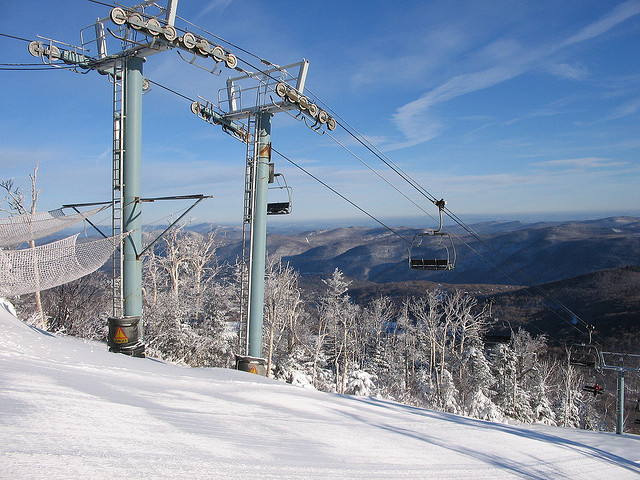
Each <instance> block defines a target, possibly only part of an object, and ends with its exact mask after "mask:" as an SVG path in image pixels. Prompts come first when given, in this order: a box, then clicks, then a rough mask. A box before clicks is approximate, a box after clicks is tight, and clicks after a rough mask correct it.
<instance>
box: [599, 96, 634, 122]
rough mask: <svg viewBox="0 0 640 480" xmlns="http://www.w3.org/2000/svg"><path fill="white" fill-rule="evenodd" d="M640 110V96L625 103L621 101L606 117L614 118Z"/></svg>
mask: <svg viewBox="0 0 640 480" xmlns="http://www.w3.org/2000/svg"><path fill="white" fill-rule="evenodd" d="M638 111H640V98H634V99H632V100H630V101H628V102H626V103H623V104H622V105H620V106H619V107H618V108H616V109H615V110H614V111H613V112H612V113H611V115H609V116H608V117H607V119H608V120H615V119H616V118H622V117H626V116H628V115H634V114H636V113H638Z"/></svg>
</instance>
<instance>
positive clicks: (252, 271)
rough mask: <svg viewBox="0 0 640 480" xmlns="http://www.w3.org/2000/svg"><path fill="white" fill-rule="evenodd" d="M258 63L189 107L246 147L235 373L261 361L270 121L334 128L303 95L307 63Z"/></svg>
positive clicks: (271, 167) (331, 120)
mask: <svg viewBox="0 0 640 480" xmlns="http://www.w3.org/2000/svg"><path fill="white" fill-rule="evenodd" d="M263 63H265V64H266V65H268V68H267V69H265V70H261V71H259V72H257V73H252V72H246V71H245V72H244V74H243V75H241V76H238V77H234V78H229V79H228V80H227V86H226V88H224V89H221V90H220V91H219V92H218V100H217V103H213V102H210V101H206V100H205V101H204V102H194V103H193V104H192V105H191V110H192V112H193V113H195V114H196V115H198V116H199V117H200V118H202V119H203V120H205V121H207V122H208V123H211V124H214V125H220V126H222V128H223V129H224V130H225V131H227V132H228V133H230V134H233V135H235V136H236V137H238V138H239V139H240V140H242V141H243V142H245V143H246V144H247V155H246V162H247V163H246V173H245V192H244V218H243V228H242V232H243V233H242V274H241V277H242V278H241V295H240V297H241V306H240V332H239V333H240V351H242V352H243V353H244V354H245V355H247V357H245V358H240V357H239V358H238V367H239V368H243V366H242V365H241V363H240V362H246V363H247V365H245V366H244V367H248V366H260V365H261V363H260V361H261V360H263V359H262V324H263V316H264V276H265V263H266V262H265V258H266V241H267V240H266V226H267V215H269V214H274V213H276V212H275V210H274V208H273V205H276V204H271V208H270V204H269V203H268V202H267V200H268V199H267V193H268V190H269V183H272V182H274V179H275V178H277V177H278V175H279V174H275V173H274V165H273V163H271V117H272V116H273V115H274V114H276V113H278V112H287V113H289V115H292V116H294V117H295V118H296V119H298V120H300V121H304V123H305V124H306V125H307V126H308V127H309V128H311V129H312V130H315V131H316V132H318V133H320V134H322V133H324V132H322V131H321V129H322V128H323V127H325V128H327V129H328V130H334V129H335V128H336V127H337V122H336V120H335V119H334V118H333V117H331V116H330V115H329V114H328V113H327V112H326V111H325V110H322V109H321V108H319V107H318V106H317V105H316V104H315V103H313V102H312V101H311V100H310V99H309V98H308V97H307V96H306V95H305V94H304V87H305V82H306V77H307V70H308V67H309V62H308V61H307V60H304V59H303V60H302V61H300V62H297V63H293V64H291V65H285V66H277V65H274V64H272V63H270V62H267V61H264V60H263ZM292 112H293V113H292ZM243 121H246V127H245V125H244V123H242V122H243ZM285 188H288V187H285ZM290 208H291V200H290V199H289V202H288V203H287V208H286V209H284V210H282V211H280V210H278V211H277V213H289V212H290ZM247 259H248V262H247ZM243 369H244V368H243ZM257 370H258V368H256V371H257ZM250 371H253V369H252V370H250Z"/></svg>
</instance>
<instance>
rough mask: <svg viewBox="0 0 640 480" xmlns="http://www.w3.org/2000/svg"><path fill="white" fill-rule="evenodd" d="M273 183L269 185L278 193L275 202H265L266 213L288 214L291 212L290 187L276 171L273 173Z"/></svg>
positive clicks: (271, 189) (270, 188)
mask: <svg viewBox="0 0 640 480" xmlns="http://www.w3.org/2000/svg"><path fill="white" fill-rule="evenodd" d="M273 178H274V181H275V185H273V186H271V187H269V190H270V191H273V192H274V193H276V192H277V193H276V194H277V195H278V200H279V201H277V202H269V203H267V215H288V214H290V213H291V203H292V202H291V199H292V195H291V194H292V188H291V187H290V186H289V185H287V181H286V180H285V178H284V175H283V174H281V173H276V174H274V175H273Z"/></svg>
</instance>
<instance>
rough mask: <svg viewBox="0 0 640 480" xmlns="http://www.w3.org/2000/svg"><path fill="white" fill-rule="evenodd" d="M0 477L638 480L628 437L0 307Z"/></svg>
mask: <svg viewBox="0 0 640 480" xmlns="http://www.w3.org/2000/svg"><path fill="white" fill-rule="evenodd" d="M0 455H1V456H2V461H1V462H0V478H2V479H47V480H53V479H75V478H77V479H120V478H122V479H125V478H127V479H128V478H136V479H180V480H184V479H213V478H215V479H307V478H309V479H323V480H328V479H404V478H406V479H421V478H434V479H448V478H456V479H458V478H460V479H462V478H468V479H474V480H475V479H492V480H493V479H504V478H522V479H553V478H575V479H584V478H603V477H604V476H606V477H605V478H614V479H615V480H622V479H630V478H640V437H637V436H633V435H622V436H621V435H615V434H613V433H601V432H588V431H581V430H574V429H565V428H558V427H548V426H514V425H505V424H499V423H491V422H486V421H479V420H474V419H471V418H466V417H461V416H456V415H450V414H446V413H442V412H436V411H431V410H426V409H421V408H415V407H409V406H405V405H401V404H398V403H394V402H391V401H387V400H381V399H375V398H369V397H351V396H342V395H334V394H327V393H321V392H317V391H314V390H309V389H304V388H300V387H295V386H292V385H287V384H284V383H282V382H278V381H275V380H270V379H267V378H263V377H259V376H256V375H253V374H250V373H245V372H239V371H234V370H225V369H216V368H199V369H196V368H188V367H182V366H178V365H172V364H167V363H164V362H161V361H158V360H154V359H151V358H146V359H139V358H130V357H127V356H125V355H120V354H113V353H109V352H108V351H107V347H106V345H105V344H103V343H99V342H87V341H83V340H80V339H76V338H69V337H63V336H55V335H51V334H48V333H45V332H42V331H40V330H37V329H35V328H32V327H29V326H27V325H26V324H24V323H23V322H22V321H20V320H19V319H18V318H16V316H15V312H13V311H12V308H11V306H10V304H8V302H2V303H0Z"/></svg>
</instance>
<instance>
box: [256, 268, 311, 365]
mask: <svg viewBox="0 0 640 480" xmlns="http://www.w3.org/2000/svg"><path fill="white" fill-rule="evenodd" d="M299 277H300V275H299V273H298V272H297V271H295V270H294V269H293V267H292V266H291V265H289V264H288V263H287V264H283V263H282V259H281V258H280V259H278V261H277V262H276V261H269V265H268V271H267V278H266V282H265V324H264V326H265V329H266V330H268V332H267V338H268V340H267V351H268V355H267V376H270V374H271V365H272V362H273V355H274V353H275V350H276V349H277V347H278V345H279V344H280V343H281V340H282V339H283V337H285V340H286V353H287V354H291V353H292V352H293V348H294V346H295V343H296V330H297V322H298V318H299V315H300V307H301V305H302V300H301V298H300V288H299V287H298V280H299Z"/></svg>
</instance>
